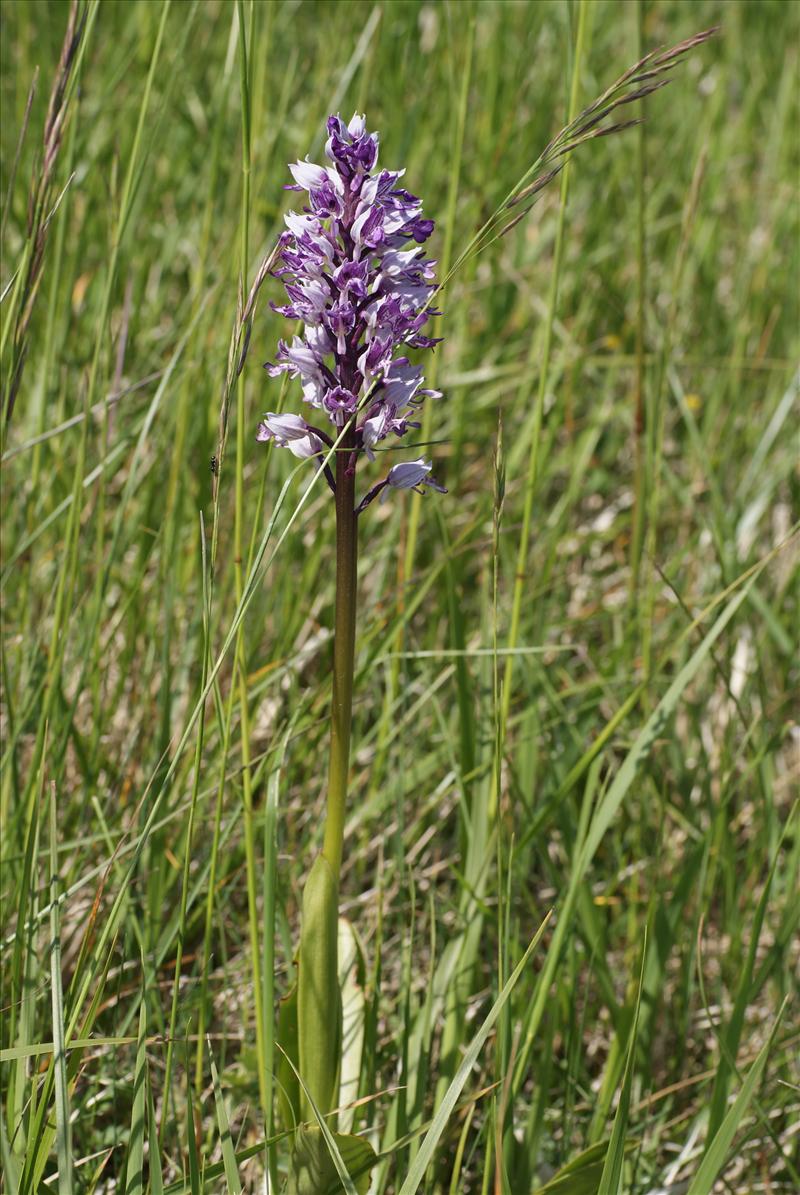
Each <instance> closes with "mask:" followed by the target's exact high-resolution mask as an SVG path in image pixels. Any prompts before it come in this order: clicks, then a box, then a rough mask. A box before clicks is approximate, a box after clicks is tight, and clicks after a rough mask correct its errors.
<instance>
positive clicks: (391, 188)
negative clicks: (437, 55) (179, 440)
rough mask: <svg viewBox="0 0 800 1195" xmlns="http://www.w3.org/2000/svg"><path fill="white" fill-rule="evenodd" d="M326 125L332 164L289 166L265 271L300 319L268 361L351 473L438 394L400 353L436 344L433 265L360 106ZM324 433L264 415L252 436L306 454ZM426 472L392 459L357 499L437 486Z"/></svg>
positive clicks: (413, 205)
mask: <svg viewBox="0 0 800 1195" xmlns="http://www.w3.org/2000/svg"><path fill="white" fill-rule="evenodd" d="M327 131H328V139H327V142H326V146H325V153H326V155H327V158H328V160H329V162H330V165H325V166H321V165H318V164H317V163H315V162H309V161H300V162H294V163H292V164H291V165H290V167H289V169H290V171H291V174H292V178H293V180H294V182H293V183H292V184H291V186H290V188H289V189H291V190H295V191H301V192H306V194H307V202H306V204H305V206H304V208H303V210H302V212H289V213H287V215H286V217H285V223H286V231H285V232H284V233H283V234H282V235H281V239H280V250H279V253H278V256H277V259H276V265H275V267H274V269H273V271H272V272H273V274H274V276H275V277H278V278H280V279H281V281H282V282H283V285H284V287H285V289H286V296H287V302H286V303H285V304H284V305H283V306H276V305H275V304H273V307H274V310H275V311H277V312H278V313H279V314H281V315H284V316H285V317H286V318H287V319H291V320H299V321H301V322H302V324H303V333H302V335H300V336H295V337H294V338H293V339H292V341H291V343H288V342H287V341H284V340H281V341H280V343H279V345H278V351H277V354H276V357H275V361H274V363H268V364H267V366H266V369H267V371H268V372H269V374H270V375H271V376H272V377H275V376H277V375H279V374H281V373H288V374H289V376H290V377H292V378H296V379H299V381H300V384H301V386H302V391H303V398H304V400H305V402H306V403H308V404H309V406H311V407H312V408H315V409H317V410H318V411H319V412H320V413H321V414H320V418H322V417H325V418H327V419H328V420H330V422H331V423H332V424H333V425H334V428H335V431H334V433H333V439H338V437H340V436H342V443H341V444H340V451H342V450H344V451H345V452H346V453H347V454H348V462H349V463H348V465H347V471H348V476H349V477H351V478H352V477H353V476H354V474H355V470H356V466H357V462H358V459H359V457H360V456H361V455H362V453H363V454H364V455H365V456H366V457H367V458H368V459H369V460H374V459H375V451H376V448H377V446H378V445H379V444H380V443H381V441H383V440H385V439H386V438H387V437H388V436H396V437H402V436H404V435H405V434H406V433H407V432H408V430H409V429H410V428H416V427H419V422H418V420H417V419H416V418H415V414H416V412H417V411H418V409H419V407H420V406H421V404H422V402H423V401H424V399H425V398H439V397H441V396H440V394H439V392H438V391H436V390H431V389H427V388H425V387H424V379H423V376H422V367H421V366H419V365H413V364H412V363H411V362H410V360H409V358H408V356H407V353H408V350H409V349H410V348H411V349H417V348H433V347H434V346H435V345H436V344H437V343H438V342H437V340H435V339H434V338H432V337H430V336H427V335H425V333H424V332H423V331H422V329H423V328H424V326H425V324H426V323H427V321H428V319H429V318H430V317H431V316H432V315H438V314H440V313H439V312H437V311H435V310H434V309H433V307H432V299H433V296H434V293H435V291H436V279H435V274H434V266H435V264H436V263H435V262H433V261H431V260H430V259H429V258H428V257H426V256H425V250H424V248H423V245H424V242H425V241H426V240H427V239H428V237H429V236H430V235H431V232H432V231H433V221H432V220H426V219H424V218H423V216H422V203H421V202H420V200H419V199H418V198H417V196H415V195H412V194H411V192H409V191H407V190H405V189H404V188H403V187H401V186H399V185H398V184H399V180H400V179H401V178H402V175H403V171H390V170H378V169H377V160H378V136H377V133H368V132H367V130H366V122H365V119H364V117H363V116H359V115H355V116H354V117H353V118H352V120H351V121H350V122H349V124H345V122H344V121H343V120H342V119H341V117H340V116H338V115H337V116H331V117H330V118H329V119H328V122H327ZM287 420H289V421H291V422H287ZM323 434H324V433H321V432H320V429H319V428H316V429H312V428H311V427H310V425H307V424H306V423H305V421H304V420H303V419H301V418H300V417H299V416H294V415H292V416H288V415H287V416H283V415H281V416H275V415H268V416H266V417H265V419H264V421H263V422H262V423H261V424H260V425H259V434H258V439H260V440H272V441H274V442H275V443H276V444H278V445H279V446H281V447H287V448H289V450H290V451H291V452H293V453H294V454H295V455H296V456H309V457H312V456H319V454H320V450H321V449H322V445H323V443H327V442H328V437H327V436H325V437H324V441H323V440H322V439H321V436H322V435H323ZM429 474H430V465H426V464H425V463H424V462H423V461H416V462H410V463H409V464H408V466H407V467H406V466H405V465H395V466H394V468H393V469H392V470H390V472H389V475H388V476H387V477H386V479H385V480H384V481H382V482H380V483H378V485H377V486H373V487H372V489H371V490H370V491H369V493H368V494H367V497H366V498H365V499H363V500H362V502H361V503H360V504H359V505H358V506H357V509H358V510H362V509H363V508H364V506H365V505H367V504H368V503H369V502H370V501H372V499H373V498H374V497H376V496H377V494H379V493H380V494H381V495H382V496H383V497H385V495H386V494H388V492H389V491H390V490H392V489H418V488H419V486H429V487H431V488H434V489H441V487H440V486H439V485H438V484H437V483H436V482H434V481H433V479H432V478H430V476H429ZM408 478H414V479H415V480H410V481H409V480H407V479H408ZM329 480H330V476H329Z"/></svg>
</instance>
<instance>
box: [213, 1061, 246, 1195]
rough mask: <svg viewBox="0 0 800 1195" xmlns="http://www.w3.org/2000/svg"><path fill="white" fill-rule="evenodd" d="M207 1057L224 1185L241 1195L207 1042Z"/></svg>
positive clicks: (229, 1137) (233, 1155)
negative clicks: (215, 1111)
mask: <svg viewBox="0 0 800 1195" xmlns="http://www.w3.org/2000/svg"><path fill="white" fill-rule="evenodd" d="M208 1057H209V1061H210V1063H211V1079H212V1081H213V1083H214V1104H215V1106H216V1110H217V1126H218V1127H219V1135H220V1140H221V1143H222V1161H223V1163H224V1165H225V1183H226V1186H227V1188H228V1191H229V1193H230V1195H242V1183H241V1179H240V1178H239V1167H238V1166H237V1165H236V1154H235V1153H234V1149H233V1141H232V1140H231V1126H230V1122H229V1120H228V1110H227V1108H226V1107H225V1097H224V1095H223V1094H222V1086H221V1084H220V1081H219V1074H218V1073H217V1067H216V1063H215V1062H214V1055H213V1054H212V1053H211V1042H210V1041H209V1042H208Z"/></svg>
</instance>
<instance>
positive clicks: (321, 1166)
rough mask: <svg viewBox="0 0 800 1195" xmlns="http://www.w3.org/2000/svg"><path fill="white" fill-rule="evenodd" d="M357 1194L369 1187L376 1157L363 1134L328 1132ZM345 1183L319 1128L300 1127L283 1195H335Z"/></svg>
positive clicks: (362, 1193)
mask: <svg viewBox="0 0 800 1195" xmlns="http://www.w3.org/2000/svg"><path fill="white" fill-rule="evenodd" d="M330 1136H331V1138H332V1140H333V1142H334V1144H335V1146H336V1149H337V1150H338V1153H339V1157H340V1159H341V1162H342V1165H343V1166H344V1167H345V1169H346V1171H347V1174H348V1176H349V1178H350V1186H351V1188H352V1190H353V1191H355V1192H357V1195H366V1193H367V1191H368V1190H369V1180H370V1171H371V1170H372V1167H373V1166H374V1165H375V1163H376V1161H377V1160H378V1159H377V1157H376V1154H375V1151H374V1149H373V1148H372V1146H371V1145H370V1143H369V1142H368V1141H367V1140H366V1139H365V1138H364V1137H354V1136H351V1135H350V1134H347V1133H332V1134H330ZM343 1188H344V1189H345V1190H348V1188H347V1186H345V1183H344V1181H343V1179H342V1177H341V1176H340V1175H339V1173H338V1168H337V1166H336V1163H335V1161H334V1158H333V1157H332V1156H331V1150H330V1148H329V1143H328V1142H327V1141H326V1140H325V1136H324V1135H323V1130H322V1128H317V1127H316V1126H312V1127H310V1128H302V1129H300V1131H299V1132H298V1134H297V1138H296V1141H295V1148H294V1153H293V1154H292V1169H291V1173H290V1176H289V1184H288V1187H287V1190H286V1195H338V1193H339V1192H340V1191H341V1190H342V1189H343Z"/></svg>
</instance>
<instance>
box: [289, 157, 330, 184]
mask: <svg viewBox="0 0 800 1195" xmlns="http://www.w3.org/2000/svg"><path fill="white" fill-rule="evenodd" d="M289 169H290V170H291V172H292V177H293V178H294V180H295V182H296V183H299V184H300V186H301V187H303V188H304V189H305V190H306V191H310V190H311V188H312V187H319V186H320V184H321V183H322V182H323V181H324V180H325V179H326V178H327V177H328V172H327V170H325V168H324V167H322V166H317V165H315V163H314V162H290V163H289Z"/></svg>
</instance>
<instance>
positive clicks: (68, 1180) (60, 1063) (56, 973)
mask: <svg viewBox="0 0 800 1195" xmlns="http://www.w3.org/2000/svg"><path fill="white" fill-rule="evenodd" d="M57 844H58V830H57V819H56V793H55V785H53V792H52V796H51V799H50V993H51V1005H52V1014H53V1065H54V1071H55V1094H56V1157H57V1159H58V1191H59V1195H72V1190H73V1181H72V1137H71V1131H70V1114H69V1089H68V1085H67V1047H66V1033H65V1030H64V994H63V992H62V989H61V914H60V905H59V900H58V846H57Z"/></svg>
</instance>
